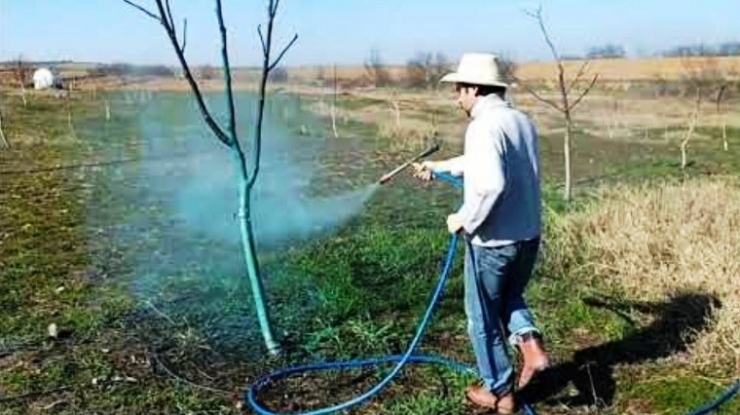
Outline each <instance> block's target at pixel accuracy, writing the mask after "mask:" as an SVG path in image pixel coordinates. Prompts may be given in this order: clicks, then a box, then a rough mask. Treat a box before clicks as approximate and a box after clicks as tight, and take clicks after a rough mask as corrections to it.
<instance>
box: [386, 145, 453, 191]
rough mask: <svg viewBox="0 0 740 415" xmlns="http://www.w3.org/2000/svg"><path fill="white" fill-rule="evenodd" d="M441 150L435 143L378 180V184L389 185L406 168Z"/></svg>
mask: <svg viewBox="0 0 740 415" xmlns="http://www.w3.org/2000/svg"><path fill="white" fill-rule="evenodd" d="M438 150H439V144H437V143H435V144H434V145H432V146H431V147H429V148H428V149H426V150H424V151H422V152H421V153H419V154H418V155H417V156H416V157H414V158H413V159H411V160H409V161H407V162H405V163H403V164H401V165H400V166H398V167H396V168H395V169H393V170H391V171H390V172H388V173H386V174H385V175H383V177H381V178H380V180H378V184H386V183H388V182H389V181H390V180H391V179H392V178H393V177H394V176H395V175H397V174H398V173H400V172H402V171H404V170H405V169H406V168H408V167H409V166H410V165H412V164H414V163H416V162H417V161H419V160H421V159H423V158H424V157H429V156H430V155H432V154H434V153H436V152H437V151H438Z"/></svg>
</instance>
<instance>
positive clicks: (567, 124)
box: [563, 113, 573, 202]
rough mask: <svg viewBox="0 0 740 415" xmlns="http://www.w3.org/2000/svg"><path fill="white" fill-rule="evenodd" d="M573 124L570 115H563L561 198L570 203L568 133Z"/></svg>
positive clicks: (570, 183) (570, 184)
mask: <svg viewBox="0 0 740 415" xmlns="http://www.w3.org/2000/svg"><path fill="white" fill-rule="evenodd" d="M572 124H573V122H572V121H571V119H570V114H567V113H566V115H565V138H564V139H563V158H564V160H565V191H564V194H563V197H564V198H565V201H566V202H567V201H570V197H571V186H572V182H571V175H570V132H571V129H572V128H573V125H572Z"/></svg>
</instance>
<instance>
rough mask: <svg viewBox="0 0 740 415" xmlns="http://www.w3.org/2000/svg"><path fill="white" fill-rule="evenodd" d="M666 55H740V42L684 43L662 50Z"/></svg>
mask: <svg viewBox="0 0 740 415" xmlns="http://www.w3.org/2000/svg"><path fill="white" fill-rule="evenodd" d="M662 55H663V56H665V57H691V56H740V42H725V43H721V44H719V45H715V46H711V45H705V44H699V45H683V46H677V47H675V48H672V49H669V50H666V51H664V52H662Z"/></svg>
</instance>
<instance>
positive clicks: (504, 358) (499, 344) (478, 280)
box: [465, 237, 540, 396]
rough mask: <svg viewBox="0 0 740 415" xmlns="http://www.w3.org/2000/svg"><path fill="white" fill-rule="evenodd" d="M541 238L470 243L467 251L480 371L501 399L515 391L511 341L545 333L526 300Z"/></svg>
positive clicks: (468, 298)
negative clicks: (492, 244)
mask: <svg viewBox="0 0 740 415" xmlns="http://www.w3.org/2000/svg"><path fill="white" fill-rule="evenodd" d="M539 246H540V238H539V237H538V238H535V239H531V240H527V241H521V242H516V243H513V244H510V245H505V246H500V247H495V248H489V247H483V246H478V245H473V244H471V243H470V242H469V241H468V243H467V246H466V252H465V313H466V315H467V317H468V335H469V336H470V340H471V342H472V343H473V350H474V352H475V357H476V361H477V363H478V373H479V375H480V377H481V378H482V380H483V382H484V386H485V387H486V388H487V389H488V390H490V391H491V392H493V393H494V394H496V395H498V396H502V395H505V394H506V393H508V392H510V391H512V390H513V386H514V369H513V366H512V364H511V361H510V358H509V351H508V347H507V344H506V343H507V342H506V340H507V338H508V342H509V343H510V344H512V345H513V344H515V343H516V340H517V338H518V336H521V335H522V334H525V333H531V332H536V333H539V330H538V329H537V327H535V325H534V318H533V317H532V313H531V312H530V311H529V308H528V307H527V304H526V302H525V301H524V297H523V294H524V290H525V288H526V287H527V284H528V283H529V279H530V277H531V275H532V270H533V269H534V264H535V261H536V260H537V254H538V252H539Z"/></svg>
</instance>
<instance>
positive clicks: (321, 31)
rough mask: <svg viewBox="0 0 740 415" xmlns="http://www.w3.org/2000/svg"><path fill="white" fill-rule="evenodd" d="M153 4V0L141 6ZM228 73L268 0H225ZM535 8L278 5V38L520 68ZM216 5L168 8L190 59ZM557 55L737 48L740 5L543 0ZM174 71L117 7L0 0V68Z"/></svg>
mask: <svg viewBox="0 0 740 415" xmlns="http://www.w3.org/2000/svg"><path fill="white" fill-rule="evenodd" d="M139 3H140V4H142V5H147V6H149V7H150V8H153V7H154V6H153V3H154V2H153V0H140V1H139ZM223 3H224V9H225V12H226V24H227V27H228V29H229V34H230V42H231V45H230V54H231V57H232V62H233V63H234V64H236V65H255V64H259V63H260V61H259V59H260V58H261V56H260V50H259V40H258V38H257V36H256V27H257V24H258V23H259V22H261V21H263V20H264V16H265V8H264V4H265V0H223ZM539 3H540V2H539V1H535V0H447V1H440V0H282V2H281V9H280V11H279V19H278V25H277V32H276V35H277V37H278V40H283V41H284V40H287V39H289V38H290V36H291V35H292V33H293V32H298V34H299V36H300V38H299V40H298V43H297V44H296V46H295V47H294V49H292V50H291V52H290V53H289V54H288V55H287V56H286V59H285V61H284V63H285V64H288V65H300V64H329V63H332V62H336V63H338V64H352V63H361V62H362V61H363V60H365V59H366V58H367V57H368V56H369V54H370V50H371V49H373V48H377V49H378V50H380V51H381V57H382V59H383V60H384V61H385V62H388V63H403V62H405V61H406V60H407V59H409V58H410V57H412V56H413V55H414V54H415V52H416V51H442V52H444V53H445V54H446V55H447V56H448V57H449V58H450V59H452V60H456V59H457V57H459V55H460V54H461V53H462V52H464V51H473V50H475V51H500V52H504V53H507V54H508V55H509V56H511V57H513V58H515V59H517V60H533V59H543V58H544V59H546V58H548V57H549V55H548V51H547V49H546V47H545V45H544V43H543V41H542V38H541V36H540V33H539V30H538V27H537V25H536V22H535V21H534V20H533V19H532V18H530V17H528V16H526V15H525V14H524V13H523V10H524V9H534V8H536V5H537V4H539ZM213 4H214V2H213V1H212V0H172V5H173V8H174V11H175V14H176V16H179V17H180V18H181V17H184V16H187V17H188V33H189V34H188V48H187V52H186V53H187V56H188V57H189V59H190V60H191V61H192V62H193V63H194V64H201V63H207V62H210V63H217V62H218V59H219V54H218V53H219V52H218V46H219V45H218V33H217V27H216V20H215V14H214V12H213V10H214V7H213ZM542 4H543V10H544V14H545V18H546V21H547V24H548V26H549V28H550V31H551V33H552V35H553V38H554V39H555V41H556V43H557V44H558V45H559V48H560V49H561V52H562V53H565V54H583V53H584V52H585V50H586V49H587V48H588V47H589V46H594V45H602V44H605V43H609V42H611V43H617V44H621V45H624V46H625V48H626V49H627V52H628V53H629V54H631V55H634V54H636V53H640V52H642V53H648V54H650V53H653V52H655V51H657V50H663V49H667V48H670V47H672V46H677V45H682V44H696V43H701V42H704V43H708V44H714V43H720V42H725V41H740V0H693V1H692V0H639V1H638V0H542ZM20 54H22V55H23V56H24V58H26V59H28V60H59V59H72V60H76V61H95V62H122V61H126V62H132V63H146V64H150V63H165V64H174V63H176V60H175V55H174V52H173V51H172V49H171V47H170V45H169V43H168V41H167V39H166V37H165V35H164V32H163V31H162V29H161V27H160V26H158V25H157V24H156V22H155V21H153V20H151V19H149V18H147V17H145V16H144V15H143V14H141V13H139V12H138V11H136V10H134V9H133V8H131V7H129V6H127V5H125V4H124V3H123V2H122V1H121V0H0V60H7V59H13V58H17V57H18V55H20Z"/></svg>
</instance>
